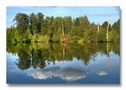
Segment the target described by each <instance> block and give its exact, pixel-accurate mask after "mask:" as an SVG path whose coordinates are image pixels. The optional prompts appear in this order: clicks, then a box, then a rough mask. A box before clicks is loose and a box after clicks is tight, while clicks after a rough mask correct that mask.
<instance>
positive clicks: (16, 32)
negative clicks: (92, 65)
mask: <svg viewBox="0 0 126 90" xmlns="http://www.w3.org/2000/svg"><path fill="white" fill-rule="evenodd" d="M14 21H15V22H16V23H15V24H16V27H14V26H12V27H10V28H7V41H10V42H12V43H15V42H45V43H48V42H62V41H63V42H64V40H65V39H64V37H65V36H66V37H67V39H66V41H67V42H78V43H84V42H106V41H113V42H118V41H119V39H120V19H119V20H118V21H117V22H115V23H114V24H113V25H111V24H109V22H107V21H105V22H104V23H103V24H102V25H97V24H95V23H90V21H89V20H88V17H87V16H81V17H77V18H74V19H72V17H71V16H65V17H53V16H52V17H49V16H46V17H45V16H44V15H43V14H42V13H37V14H34V13H31V14H30V15H27V14H24V13H18V14H17V15H16V16H15V18H14ZM98 27H99V30H98ZM107 31H108V32H107ZM107 36H108V39H107V38H106V37H107ZM68 40H69V41H68Z"/></svg>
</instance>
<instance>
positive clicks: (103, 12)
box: [7, 6, 120, 27]
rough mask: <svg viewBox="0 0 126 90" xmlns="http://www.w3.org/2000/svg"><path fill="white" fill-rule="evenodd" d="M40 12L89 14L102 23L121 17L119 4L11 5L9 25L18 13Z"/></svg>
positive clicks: (62, 14) (50, 13)
mask: <svg viewBox="0 0 126 90" xmlns="http://www.w3.org/2000/svg"><path fill="white" fill-rule="evenodd" d="M19 12H21V13H26V14H30V13H38V12H42V13H43V14H44V15H45V16H62V17H63V16H72V18H76V17H78V16H85V15H86V16H88V19H89V21H90V22H94V23H96V24H97V23H99V24H102V23H103V22H104V21H106V20H107V19H108V17H109V23H111V24H113V23H114V22H115V21H117V20H118V19H119V18H120V8H119V7H118V6H104V7H102V6H99V7H95V6H92V7H90V6H86V7H84V6H32V7H31V6H19V7H18V6H13V7H12V6H9V7H7V27H10V26H11V25H13V24H14V22H13V19H14V17H15V15H16V14H17V13H19Z"/></svg>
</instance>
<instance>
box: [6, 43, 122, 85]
mask: <svg viewBox="0 0 126 90" xmlns="http://www.w3.org/2000/svg"><path fill="white" fill-rule="evenodd" d="M7 52H8V54H10V53H11V54H12V55H11V56H14V57H15V55H17V56H18V58H17V59H14V58H13V57H12V59H14V60H13V65H16V68H17V69H19V70H15V72H13V73H12V72H9V71H11V70H14V67H13V68H12V67H11V65H12V64H10V61H9V60H10V57H8V56H7V59H8V83H24V82H26V83H30V81H31V80H34V81H32V83H44V82H45V81H42V80H47V82H45V83H52V82H50V81H51V80H52V81H53V82H55V83H59V82H62V83H66V82H64V81H70V82H71V81H73V82H74V83H119V73H120V72H119V71H120V70H119V55H120V53H119V44H117V43H91V44H89V43H85V44H83V45H82V44H68V43H63V44H56V43H49V44H44V43H34V44H21V43H17V44H15V45H12V44H8V45H7ZM114 59H115V60H114ZM9 66H10V67H9ZM17 71H19V77H22V76H21V75H23V76H25V77H27V78H28V77H30V80H28V81H29V82H28V81H26V80H24V81H22V82H21V81H20V79H19V81H16V82H13V81H12V80H11V78H12V77H13V76H11V75H12V74H15V73H16V72H17ZM94 73H95V74H94ZM113 74H114V75H115V76H114V77H113ZM98 76H100V77H101V76H102V77H105V78H106V80H102V78H98ZM106 76H107V77H106ZM19 77H18V78H19ZM92 78H93V79H94V78H95V79H96V80H94V81H93V79H92ZM110 78H111V79H110ZM57 79H58V80H63V81H57ZM83 79H84V80H86V81H84V80H83ZM108 79H110V80H108ZM35 80H41V81H35ZM78 80H80V81H78ZM81 80H83V81H81ZM115 80H116V81H115ZM75 81H76V82H75Z"/></svg>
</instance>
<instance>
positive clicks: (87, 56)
mask: <svg viewBox="0 0 126 90" xmlns="http://www.w3.org/2000/svg"><path fill="white" fill-rule="evenodd" d="M7 51H8V52H9V53H12V54H17V55H18V57H19V59H18V60H17V61H16V65H17V67H18V68H19V69H20V70H27V69H29V68H30V67H32V68H35V69H36V68H44V67H46V65H48V64H50V62H53V64H54V65H55V62H56V61H71V60H73V58H77V59H78V60H81V61H83V62H84V64H85V65H88V63H89V61H90V60H91V59H94V58H95V57H96V56H98V57H99V60H100V57H101V55H102V54H105V55H107V57H108V58H107V64H108V65H109V66H111V62H110V58H109V57H110V56H109V53H110V52H111V51H113V52H114V53H115V54H118V55H120V53H119V44H118V43H112V42H110V43H84V44H77V43H74V44H70V43H62V44H60V43H48V44H45V43H32V44H22V43H16V44H13V45H12V44H9V43H8V45H7Z"/></svg>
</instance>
